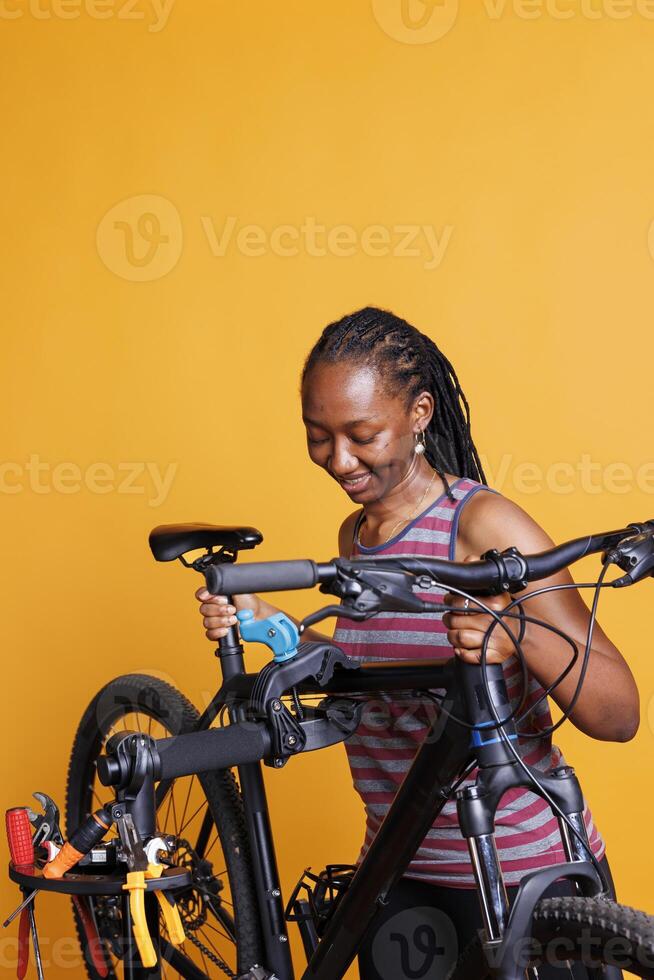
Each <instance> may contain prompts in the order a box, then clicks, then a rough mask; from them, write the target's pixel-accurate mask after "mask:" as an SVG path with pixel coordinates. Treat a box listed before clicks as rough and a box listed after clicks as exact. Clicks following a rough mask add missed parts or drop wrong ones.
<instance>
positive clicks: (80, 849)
mask: <svg viewBox="0 0 654 980" xmlns="http://www.w3.org/2000/svg"><path fill="white" fill-rule="evenodd" d="M110 827H111V814H110V812H109V810H108V808H107V807H103V808H102V809H101V810H96V811H95V813H93V814H91V816H90V817H89V818H88V820H85V821H84V823H83V824H80V826H79V827H78V828H77V830H76V831H75V832H74V833H73V834H72V835H71V838H70V840H68V841H66V843H65V844H64V846H63V847H62V849H61V850H60V851H59V853H58V854H57V856H56V857H55V859H54V861H51V862H50V863H49V864H46V866H45V868H44V869H43V877H44V878H63V876H64V875H65V874H66V872H67V871H69V870H70V869H71V868H72V867H73V865H75V864H77V862H78V861H80V860H81V859H82V858H83V857H84V855H85V854H88V853H89V851H90V850H91V848H92V847H95V846H96V845H97V844H99V843H100V841H101V840H102V838H103V837H104V835H105V834H106V833H107V831H108V830H109V828H110Z"/></svg>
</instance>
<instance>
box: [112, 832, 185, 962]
mask: <svg viewBox="0 0 654 980" xmlns="http://www.w3.org/2000/svg"><path fill="white" fill-rule="evenodd" d="M115 820H116V827H117V828H118V834H119V836H120V840H121V843H122V845H123V848H124V849H125V856H126V858H127V867H128V869H129V870H128V872H127V881H126V882H125V884H124V885H123V889H124V890H125V891H127V892H129V909H130V914H131V918H132V930H133V932H134V939H135V940H136V945H137V948H138V951H139V956H140V957H141V962H142V963H143V966H144V967H146V968H150V967H153V966H155V965H156V962H157V953H156V950H155V948H154V944H153V942H152V937H151V936H150V931H149V929H148V924H147V920H146V917H145V891H146V888H147V885H146V880H147V879H152V878H160V877H161V875H162V873H163V870H164V866H163V864H159V863H155V862H151V861H148V858H147V856H146V853H145V851H144V849H143V845H142V843H141V840H140V838H139V836H138V833H137V831H136V827H135V826H134V821H133V820H132V817H131V815H130V814H129V813H125V814H123V815H121V816H120V817H118V818H115ZM155 895H156V896H157V901H158V902H159V908H160V909H161V913H162V915H163V918H164V922H165V924H166V929H167V930H168V938H169V940H170V942H171V943H172V944H173V945H174V946H179V945H180V944H181V943H183V942H184V940H185V939H186V935H185V933H184V927H183V926H182V921H181V919H180V917H179V910H178V908H177V905H176V904H175V899H174V898H173V897H172V895H169V893H168V892H164V891H161V890H159V889H157V890H155Z"/></svg>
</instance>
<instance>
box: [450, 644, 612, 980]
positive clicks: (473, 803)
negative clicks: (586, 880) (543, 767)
mask: <svg viewBox="0 0 654 980" xmlns="http://www.w3.org/2000/svg"><path fill="white" fill-rule="evenodd" d="M456 669H457V670H458V671H459V679H460V681H461V684H462V689H463V695H464V699H465V702H466V706H467V709H468V714H469V717H470V720H471V721H472V723H473V724H474V725H475V728H473V730H472V746H471V747H472V749H473V751H474V753H475V755H476V757H477V760H478V762H479V772H478V776H477V781H476V784H475V785H474V786H466V787H465V788H463V789H460V790H459V791H458V793H457V813H458V818H459V826H460V827H461V832H462V834H463V836H464V837H465V839H466V842H467V845H468V851H469V854H470V861H471V864H472V870H473V875H474V878H475V883H476V886H477V893H478V895H479V902H480V907H481V916H482V922H483V927H484V932H485V946H486V951H487V955H489V958H490V956H492V954H493V953H494V952H495V953H497V954H498V955H499V956H501V954H502V940H503V938H504V936H505V934H506V930H507V925H508V922H509V915H510V907H509V901H508V897H507V892H506V886H505V883H504V876H503V874H502V868H501V864H500V860H499V855H498V852H497V846H496V843H495V833H494V832H495V813H496V811H497V808H498V805H499V803H500V800H501V798H502V796H503V795H504V794H505V793H506V791H507V790H509V789H514V788H527V789H530V790H531V791H532V792H535V793H538V795H541V796H543V793H542V790H541V787H542V789H544V790H545V791H546V792H547V793H548V794H549V796H550V797H551V798H552V799H553V800H554V802H555V803H556V804H557V806H559V807H560V809H561V811H562V812H563V813H564V814H565V815H566V816H567V818H568V820H569V821H570V822H571V823H572V825H573V826H574V828H575V830H576V831H577V833H578V834H579V837H577V835H576V834H574V833H573V832H572V831H571V829H570V827H569V825H568V824H567V823H566V821H565V820H564V819H563V818H562V817H561V816H560V814H557V820H558V824H559V831H560V834H561V841H562V845H563V851H564V854H565V857H566V861H568V862H582V861H583V862H588V861H590V860H592V858H591V851H590V842H589V840H588V834H587V831H586V825H585V822H584V819H583V795H582V791H581V786H580V784H579V781H578V779H577V777H576V775H575V772H574V769H573V768H572V766H559V767H558V768H557V769H554V770H552V771H551V772H549V773H543V772H541V771H540V770H539V771H536V770H533V772H534V776H535V777H536V782H532V781H531V780H530V779H529V777H528V775H527V773H525V771H524V770H523V769H522V767H520V766H519V765H518V763H517V762H516V760H515V757H514V756H513V754H512V752H511V751H510V749H509V747H508V746H507V744H506V741H505V739H504V738H503V737H502V735H501V734H500V732H499V731H498V729H497V727H496V724H497V723H496V722H495V720H494V718H493V715H492V714H491V711H490V709H489V707H488V700H487V696H486V688H485V686H484V683H483V679H482V668H481V667H480V666H479V665H476V664H466V663H465V662H463V661H459V662H458V664H457V668H456ZM486 677H487V682H488V687H489V690H490V693H491V696H492V699H493V705H494V708H495V713H496V714H497V716H498V717H499V718H501V719H503V718H507V717H508V716H509V714H510V712H511V705H510V702H509V698H508V693H507V690H506V682H505V679H504V672H503V669H502V665H501V664H488V665H487V666H486ZM504 732H505V736H506V739H508V740H510V741H513V742H514V743H515V742H517V739H518V735H517V731H516V727H515V724H514V723H513V722H512V721H511V722H508V723H507V724H506V725H505V726H504ZM527 768H528V769H529V770H531V767H530V766H527ZM580 838H581V839H580ZM573 887H574V889H575V892H577V893H579V894H581V893H582V889H581V886H580V884H579V882H577V881H574V879H573ZM525 938H527V937H525ZM597 975H598V977H603V976H607V980H608V974H606V973H605V972H603V971H599V972H598V974H597ZM525 976H526V977H528V978H529V980H537V978H538V970H537V969H536V968H535V967H528V968H526V970H525Z"/></svg>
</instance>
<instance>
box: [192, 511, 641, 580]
mask: <svg viewBox="0 0 654 980" xmlns="http://www.w3.org/2000/svg"><path fill="white" fill-rule="evenodd" d="M599 552H604V553H605V555H604V562H605V563H606V562H609V563H613V564H617V565H618V566H619V567H620V568H622V569H623V570H624V571H625V572H626V574H625V575H623V576H621V577H620V578H619V579H616V580H615V581H613V582H612V583H611V584H612V585H613V586H614V587H621V586H624V585H630V584H632V583H633V582H635V581H637V580H638V579H639V578H643V577H644V576H645V575H651V574H654V520H650V521H646V522H645V523H642V524H635V523H634V524H629V525H628V526H627V527H625V528H622V529H620V530H617V531H605V532H603V533H601V534H594V535H587V536H585V537H581V538H575V539H573V540H572V541H567V542H565V543H564V544H560V545H557V546H556V547H554V548H551V549H549V550H548V551H541V552H539V553H537V554H534V555H522V554H521V553H520V552H519V551H518V549H517V548H508V549H507V550H506V551H503V552H499V551H494V550H493V551H488V552H486V553H485V554H484V555H483V556H482V560H481V561H476V562H466V563H463V562H453V561H448V560H446V559H444V558H423V557H420V558H411V557H406V558H405V557H402V558H400V557H394V556H390V555H386V556H383V557H379V558H349V559H346V558H334V559H332V560H331V561H329V562H323V563H319V562H315V561H312V560H310V559H301V560H297V561H267V562H250V563H248V564H246V565H233V564H226V563H217V564H213V565H208V567H206V568H204V570H203V571H204V575H205V579H206V583H207V589H208V591H209V592H211V593H212V594H213V595H242V594H244V593H250V592H285V591H287V590H293V589H310V588H312V587H313V586H314V585H318V584H320V585H321V591H323V592H328V593H332V594H334V595H339V596H341V597H346V596H347V595H348V594H352V592H351V591H350V592H348V591H347V588H345V587H344V580H347V582H349V583H350V584H352V582H353V580H354V582H356V579H357V578H359V577H361V576H363V575H364V572H371V571H373V570H374V571H375V572H379V571H380V570H383V569H384V566H388V570H389V571H391V570H392V571H395V572H397V571H398V570H401V571H402V572H408V573H410V574H412V575H414V576H417V577H418V578H421V577H423V576H426V577H427V578H429V579H431V580H432V581H434V582H436V583H438V584H440V585H443V586H453V587H455V588H460V589H465V590H466V591H468V592H470V593H471V594H477V595H498V594H499V593H502V592H519V591H521V590H522V589H524V588H526V587H527V585H528V583H529V582H535V581H538V580H539V579H544V578H548V577H549V576H550V575H554V574H556V572H559V571H561V570H562V569H563V568H566V567H567V566H568V565H571V564H573V563H574V562H576V561H579V560H580V559H581V558H584V557H586V556H587V555H592V554H597V553H599Z"/></svg>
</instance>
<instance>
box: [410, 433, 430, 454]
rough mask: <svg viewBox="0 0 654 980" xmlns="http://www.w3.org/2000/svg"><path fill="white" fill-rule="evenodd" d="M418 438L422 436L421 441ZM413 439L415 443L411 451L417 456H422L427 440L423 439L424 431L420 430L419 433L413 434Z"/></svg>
mask: <svg viewBox="0 0 654 980" xmlns="http://www.w3.org/2000/svg"><path fill="white" fill-rule="evenodd" d="M420 436H422V439H420V438H419V437H420ZM415 438H416V441H415V445H414V447H413V451H414V453H416V454H417V455H418V456H422V454H423V453H424V452H425V450H426V449H427V440H426V439H425V430H424V429H420V431H419V432H416V433H415Z"/></svg>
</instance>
